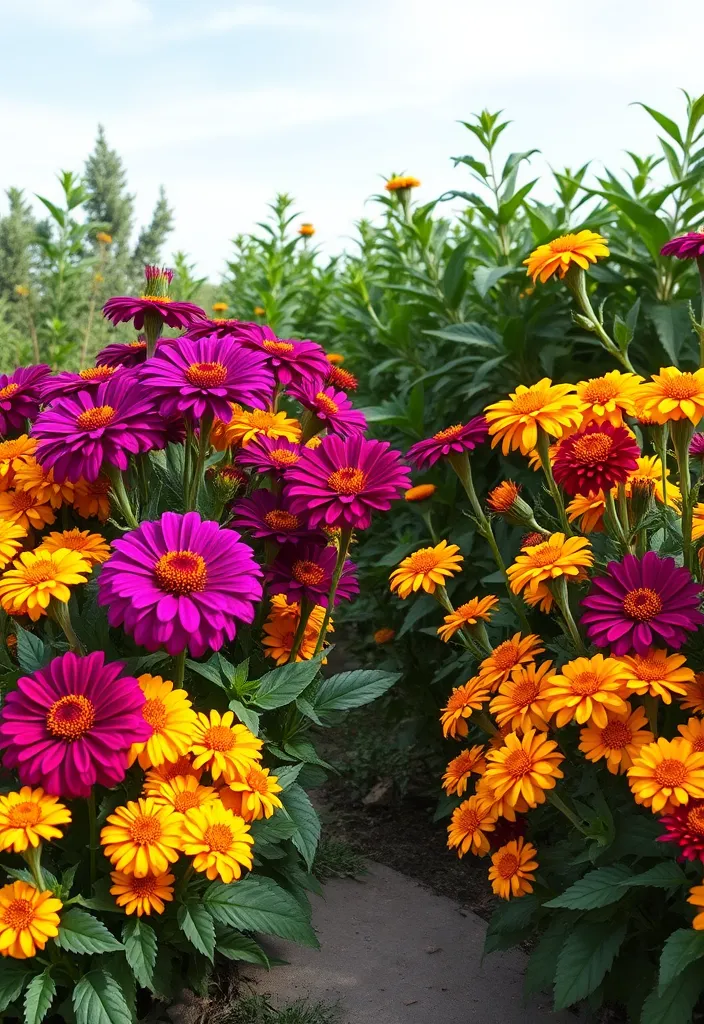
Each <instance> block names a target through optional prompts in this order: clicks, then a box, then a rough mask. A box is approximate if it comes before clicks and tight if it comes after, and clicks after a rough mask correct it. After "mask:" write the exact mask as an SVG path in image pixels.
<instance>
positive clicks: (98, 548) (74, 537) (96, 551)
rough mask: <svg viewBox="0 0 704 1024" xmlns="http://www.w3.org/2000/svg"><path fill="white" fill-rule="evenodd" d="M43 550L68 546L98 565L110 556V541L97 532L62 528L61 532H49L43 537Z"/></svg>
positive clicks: (70, 549) (76, 528)
mask: <svg viewBox="0 0 704 1024" xmlns="http://www.w3.org/2000/svg"><path fill="white" fill-rule="evenodd" d="M40 546H41V547H42V548H43V549H44V551H58V550H59V548H68V550H69V551H78V553H79V554H80V555H82V556H83V558H85V559H86V561H87V562H90V564H91V565H100V564H101V563H102V562H106V561H107V560H108V558H109V557H110V543H109V541H107V540H105V538H104V537H103V536H102V535H101V534H99V533H91V532H90V530H79V529H78V527H75V528H74V529H73V530H64V531H63V532H62V533H50V534H48V535H47V536H46V537H44V538H43V540H42V542H41V545H40Z"/></svg>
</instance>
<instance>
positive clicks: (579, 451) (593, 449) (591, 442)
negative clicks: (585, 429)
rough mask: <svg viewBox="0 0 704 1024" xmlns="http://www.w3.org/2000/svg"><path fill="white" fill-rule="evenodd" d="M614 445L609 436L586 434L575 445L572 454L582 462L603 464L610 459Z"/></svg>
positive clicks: (595, 433)
mask: <svg viewBox="0 0 704 1024" xmlns="http://www.w3.org/2000/svg"><path fill="white" fill-rule="evenodd" d="M613 444H614V442H613V439H612V438H611V437H609V435H608V434H601V433H598V432H594V433H593V434H585V435H584V436H583V437H580V438H578V439H577V440H576V441H575V443H574V444H573V446H572V454H573V456H574V457H575V459H578V460H579V461H580V462H587V463H593V462H603V461H604V460H605V459H608V457H609V453H610V451H611V449H612V448H613Z"/></svg>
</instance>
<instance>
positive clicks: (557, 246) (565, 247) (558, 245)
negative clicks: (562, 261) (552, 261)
mask: <svg viewBox="0 0 704 1024" xmlns="http://www.w3.org/2000/svg"><path fill="white" fill-rule="evenodd" d="M548 245H549V247H550V249H552V251H553V252H574V249H575V246H576V245H577V246H579V243H578V241H577V236H576V235H561V236H560V237H559V238H553V240H552V242H548Z"/></svg>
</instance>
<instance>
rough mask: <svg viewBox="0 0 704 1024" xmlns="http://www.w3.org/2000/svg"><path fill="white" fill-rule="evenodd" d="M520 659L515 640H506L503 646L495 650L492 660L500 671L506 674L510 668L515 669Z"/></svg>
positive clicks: (500, 645)
mask: <svg viewBox="0 0 704 1024" xmlns="http://www.w3.org/2000/svg"><path fill="white" fill-rule="evenodd" d="M517 658H518V646H517V645H516V644H515V643H514V642H513V640H504V642H503V643H502V644H499V646H498V647H496V648H494V653H493V655H492V660H493V662H494V664H495V665H496V667H497V668H498V669H501V671H502V672H505V671H506V670H507V669H509V668H513V666H514V665H515V664H516V659H517Z"/></svg>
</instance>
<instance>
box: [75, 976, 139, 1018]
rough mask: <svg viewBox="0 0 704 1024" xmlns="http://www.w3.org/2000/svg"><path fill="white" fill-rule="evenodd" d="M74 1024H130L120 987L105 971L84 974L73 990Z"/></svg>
mask: <svg viewBox="0 0 704 1024" xmlns="http://www.w3.org/2000/svg"><path fill="white" fill-rule="evenodd" d="M73 1011H74V1013H75V1014H76V1024H132V1014H131V1013H130V1008H129V1006H128V1005H127V1003H126V1001H125V997H124V996H123V994H122V992H121V990H120V986H119V985H118V983H117V982H116V981H115V979H114V978H113V977H112V975H110V974H108V973H107V971H90V972H89V973H88V974H84V975H83V977H82V978H81V980H80V981H79V982H78V984H77V985H76V987H75V988H74V990H73Z"/></svg>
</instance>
